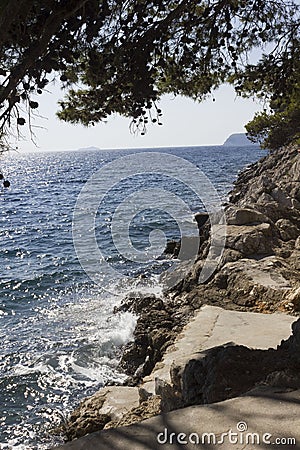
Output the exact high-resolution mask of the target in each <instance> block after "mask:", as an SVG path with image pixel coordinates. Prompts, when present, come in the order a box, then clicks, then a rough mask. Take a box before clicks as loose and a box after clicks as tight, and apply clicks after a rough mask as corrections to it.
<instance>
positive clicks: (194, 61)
mask: <svg viewBox="0 0 300 450" xmlns="http://www.w3.org/2000/svg"><path fill="white" fill-rule="evenodd" d="M274 42H276V43H277V44H276V46H275V48H274V50H273V51H272V52H271V54H270V55H268V56H265V57H263V58H262V59H261V61H259V62H258V64H255V65H254V66H249V65H248V55H249V53H250V52H251V51H252V50H253V49H254V48H263V47H264V46H265V45H270V43H274ZM297 42H299V6H298V1H297V0H214V1H213V0H200V1H199V0H197V1H196V0H177V1H174V0H150V1H148V0H127V1H125V2H119V1H116V0H45V1H43V2H38V1H37V0H10V1H5V0H0V108H1V110H0V130H2V131H5V132H10V130H11V129H13V128H14V127H15V126H16V127H17V128H18V127H21V126H23V125H24V124H25V123H30V120H29V119H30V115H31V114H34V112H35V111H36V110H37V108H38V103H39V102H38V101H36V94H41V93H42V92H43V90H45V89H46V88H47V84H48V83H49V82H50V81H52V80H53V79H55V78H58V79H59V80H60V82H61V84H62V86H63V87H65V88H66V89H67V94H66V96H65V98H64V99H63V100H62V101H61V102H60V111H59V113H58V116H59V117H60V118H61V119H62V120H65V121H69V122H72V123H78V122H80V123H83V124H84V125H86V126H88V125H93V124H95V123H96V122H99V121H104V120H106V119H107V118H108V117H109V116H110V115H111V114H114V113H120V114H122V115H125V116H127V117H130V118H131V119H132V129H133V131H136V130H138V131H140V132H141V133H145V130H146V126H147V123H148V122H149V121H152V122H154V123H157V124H161V114H162V112H161V110H160V109H159V107H158V101H159V99H160V97H161V96H162V95H163V94H165V93H174V94H175V95H184V96H188V97H191V98H193V99H195V100H198V101H201V100H202V99H204V98H205V97H206V96H207V95H210V93H211V92H212V91H213V90H214V89H215V88H216V87H217V86H219V85H220V84H221V83H223V82H228V81H229V82H231V83H233V84H234V85H235V86H236V89H237V92H238V93H240V94H242V95H248V94H249V95H250V94H251V95H253V93H254V94H256V95H259V96H261V97H265V98H266V100H267V101H269V98H268V95H272V94H274V93H276V95H277V94H279V96H280V97H281V96H283V97H284V93H285V85H286V84H287V83H288V84H289V86H290V87H292V85H293V83H294V81H293V77H294V70H295V68H293V69H290V68H291V66H292V65H293V64H291V61H293V59H294V56H293V55H294V54H293V52H294V51H295V47H296V46H297V45H296V43H297ZM296 70H298V71H299V67H297V68H296ZM262 73H264V74H265V75H266V76H267V78H268V82H265V81H264V77H263V76H262V75H261V74H262ZM278 79H279V80H280V81H279V83H278ZM292 91H293V89H292V88H291V91H290V92H292ZM33 97H34V98H33ZM296 97H297V96H295V102H296V103H297V102H298V97H297V98H296ZM285 102H286V104H288V102H289V98H288V96H286V98H285ZM24 106H25V109H27V111H28V114H29V118H27V117H26V115H25V117H24V112H23V111H24ZM296 106H297V105H296ZM296 106H295V108H296ZM287 109H291V108H290V107H288V106H287ZM286 113H287V111H286ZM274 114H275V115H276V114H277V111H275V112H274ZM289 114H291V115H293V114H294V113H292V112H291V111H290V113H289ZM271 115H272V114H271ZM271 115H270V117H271ZM285 117H286V116H285ZM266 119H267V118H266V117H264V119H261V120H264V121H266ZM255 120H256V121H257V120H258V118H256V119H255ZM293 124H294V119H293V120H291V126H294V125H293ZM255 126H257V125H255ZM249 130H250V131H249V132H250V134H251V135H254V134H255V132H254V128H253V132H252V131H251V127H250V125H249ZM266 130H267V129H266ZM288 134H289V135H290V133H288Z"/></svg>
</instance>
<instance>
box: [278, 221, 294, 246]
mask: <svg viewBox="0 0 300 450" xmlns="http://www.w3.org/2000/svg"><path fill="white" fill-rule="evenodd" d="M275 225H276V227H277V228H278V230H279V234H280V238H281V239H282V240H283V241H290V240H295V239H297V238H298V237H299V232H300V230H299V229H298V228H297V227H296V226H295V225H294V224H293V223H292V222H291V221H290V220H288V219H279V220H277V222H276V224H275Z"/></svg>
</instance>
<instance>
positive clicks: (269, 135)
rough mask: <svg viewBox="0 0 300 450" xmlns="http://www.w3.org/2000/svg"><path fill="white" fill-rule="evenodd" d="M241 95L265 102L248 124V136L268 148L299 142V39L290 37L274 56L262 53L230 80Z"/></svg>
mask: <svg viewBox="0 0 300 450" xmlns="http://www.w3.org/2000/svg"><path fill="white" fill-rule="evenodd" d="M232 81H233V82H234V83H235V85H236V89H237V91H238V92H239V94H240V95H243V96H252V95H256V96H258V97H260V98H264V99H265V100H267V101H268V112H267V110H265V111H264V112H262V113H257V114H256V115H255V117H254V119H253V120H251V121H250V122H249V123H248V124H247V125H246V129H247V131H248V137H249V138H250V139H251V140H253V141H254V142H259V143H260V144H261V146H262V147H263V148H268V149H270V150H273V149H276V148H279V147H281V146H283V145H286V144H290V143H297V142H298V143H300V41H299V40H298V39H293V40H292V41H291V42H290V43H289V45H288V47H287V48H286V49H285V51H284V52H282V54H281V55H280V56H278V57H277V58H275V57H274V56H273V55H272V54H271V55H268V56H264V57H263V59H262V61H261V62H260V63H259V64H257V65H256V66H253V65H252V66H251V65H249V66H247V67H246V69H245V70H244V72H243V73H242V74H239V75H238V76H236V77H235V79H232Z"/></svg>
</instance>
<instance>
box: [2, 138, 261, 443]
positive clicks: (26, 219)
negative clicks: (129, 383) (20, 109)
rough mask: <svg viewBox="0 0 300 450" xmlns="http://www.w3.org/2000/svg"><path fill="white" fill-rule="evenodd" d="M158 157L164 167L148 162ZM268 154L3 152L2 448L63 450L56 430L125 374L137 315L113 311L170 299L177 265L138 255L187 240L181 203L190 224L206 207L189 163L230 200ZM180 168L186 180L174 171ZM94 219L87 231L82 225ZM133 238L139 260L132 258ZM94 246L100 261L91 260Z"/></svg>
mask: <svg viewBox="0 0 300 450" xmlns="http://www.w3.org/2000/svg"><path fill="white" fill-rule="evenodd" d="M151 155H152V156H153V158H154V159H155V160H156V161H159V162H161V164H159V166H160V168H161V170H159V171H158V170H154V169H153V167H152V166H151V164H150V165H149V161H150V159H151V158H152V156H151ZM265 155H266V151H264V150H261V149H260V148H259V147H256V146H249V147H223V146H209V147H180V148H153V149H129V150H128V149H127V150H124V149H120V150H111V151H109V150H91V149H89V150H88V149H87V150H78V151H47V152H42V151H36V152H32V153H17V152H10V153H7V154H4V155H2V156H1V159H0V171H1V172H2V173H3V175H4V178H5V179H9V181H10V183H11V185H10V187H9V188H4V187H2V181H1V187H0V236H1V244H0V271H1V277H0V285H1V287H0V289H1V290H0V293H1V294H0V295H1V298H0V334H1V346H0V409H1V411H0V448H1V450H2V449H14V450H15V449H20V450H21V449H22V450H25V449H30V450H33V449H40V450H45V449H48V448H50V447H51V446H53V445H57V444H60V443H62V442H63V436H61V435H60V434H59V433H58V431H57V428H58V427H59V425H60V424H61V423H63V422H64V421H65V420H66V417H67V415H68V414H69V413H70V411H72V410H73V409H74V408H75V407H76V406H77V405H78V404H79V402H80V401H81V400H82V399H83V398H84V397H86V396H88V395H91V394H92V393H94V392H95V391H96V390H98V389H100V388H101V387H102V386H104V385H105V384H106V383H108V382H122V381H124V379H125V378H126V375H125V374H124V373H122V372H121V371H120V370H119V369H118V362H119V360H120V355H121V351H122V346H124V345H125V344H126V343H128V342H129V341H130V339H132V335H133V331H134V327H135V323H136V317H134V316H133V315H131V314H130V313H117V314H114V312H113V310H114V306H116V305H118V304H120V302H121V301H122V299H123V298H124V297H125V296H126V295H127V294H128V293H129V292H132V291H142V292H151V293H156V294H158V295H159V294H160V293H161V289H162V286H161V284H160V281H159V275H160V273H161V271H163V270H165V267H166V265H167V266H168V264H171V263H170V260H169V259H167V258H166V257H164V255H163V254H160V255H159V252H158V253H157V252H156V250H157V249H156V250H155V252H154V253H153V254H152V253H151V252H150V253H151V255H150V256H151V258H152V259H151V258H150V257H149V258H150V259H149V258H148V259H147V260H143V258H142V257H141V258H140V257H139V255H142V254H144V253H145V251H146V253H147V249H149V248H152V247H151V246H152V244H153V242H151V235H152V237H153V236H154V241H155V236H156V237H158V238H159V239H158V240H160V239H161V238H162V234H163V242H165V240H172V239H178V238H180V236H181V235H182V230H181V227H180V226H179V225H178V223H177V218H176V214H175V215H174V214H173V216H172V208H171V206H172V205H173V210H174V208H175V210H176V211H177V215H179V216H180V215H181V216H182V217H185V219H184V220H186V222H187V223H189V224H190V225H191V224H192V222H193V214H194V213H196V212H198V211H203V210H204V209H205V201H204V202H202V200H201V197H202V195H200V196H199V192H198V193H197V195H196V194H195V191H194V190H193V189H192V188H193V186H192V178H190V181H191V182H190V183H186V182H184V181H186V179H187V178H188V177H187V172H186V169H185V167H186V164H188V165H189V166H190V167H191V166H193V167H194V168H195V170H198V171H199V173H201V174H204V176H205V177H204V179H205V180H209V183H210V188H211V186H213V189H215V191H216V192H217V194H218V196H219V197H220V199H221V201H222V202H225V201H226V199H227V195H228V192H229V191H230V189H231V188H232V184H233V182H234V180H235V179H236V177H237V175H238V173H239V171H241V170H242V169H244V168H245V167H247V166H248V165H250V164H251V163H253V162H255V161H257V160H258V159H259V158H261V157H263V156H265ZM149 158H150V159H149ZM174 158H175V159H174ZM176 158H177V159H176ZM120 161H121V163H120ZM174 161H175V162H176V161H178V170H179V173H178V176H176V174H175V175H174V171H172V170H169V168H170V167H171V166H172V164H171V163H172V162H174ZM133 163H135V171H132V170H130V168H131V167H133V166H134V164H133ZM170 164H171V166H170ZM120 167H121V169H122V170H121V169H120ZM173 168H174V167H173ZM95 180H96V184H95V183H94V182H95ZM93 183H94V184H93ZM97 183H98V184H97ZM189 184H190V185H189ZM89 186H90V187H91V186H92V187H93V189H92V190H90V194H91V195H92V197H93V198H94V197H95V196H96V197H97V196H98V197H97V201H96V202H94V203H92V204H90V203H89V202H88V198H89V197H88V196H87V197H84V196H83V195H82V192H84V189H86V188H87V187H89ZM207 186H208V185H207V183H206V182H205V183H204V185H203V189H202V191H203V192H202V193H203V197H205V196H206V197H207V195H208V191H207V189H208V188H207ZM137 193H142V195H141V196H140V197H138V199H137V197H136V195H137ZM164 193H166V194H164ZM199 197H200V198H199ZM176 199H179V200H178V202H177V200H176ZM175 200H176V201H175ZM176 202H177V203H176ZM129 204H130V205H131V207H133V209H132V208H131V209H130V208H129V207H128V205H129ZM137 204H138V207H136V205H137ZM170 205H171V206H170ZM174 205H176V207H174ZM128 208H129V209H130V214H128ZM170 208H171V209H170ZM76 212H77V216H76ZM126 212H127V213H126ZM85 216H86V217H88V220H87V221H86V222H84V223H85V225H86V232H85V231H84V230H82V228H80V227H79V228H76V226H75V227H74V218H76V217H77V219H78V218H79V219H78V220H79V222H80V220H81V219H80V218H82V217H85ZM116 224H117V226H116ZM124 230H125V232H124ZM153 233H154V234H153ZM89 237H91V239H92V241H91V242H92V244H91V245H92V247H91V249H90V248H89V242H90V241H89ZM128 239H129V241H130V242H129V241H128ZM127 241H128V242H127ZM81 242H85V243H86V246H85V247H84V249H85V252H84V251H83V249H82V248H81V247H80V245H81ZM124 242H126V245H127V246H129V248H130V249H131V250H132V251H133V253H134V255H137V257H136V258H131V257H130V255H128V253H126V251H125V252H123V251H122V243H123V244H124ZM159 242H160V241H159ZM94 244H96V246H98V248H99V249H100V251H99V254H98V253H97V251H98V250H97V251H96V250H95V254H97V258H98V259H99V260H98V259H97V258H94V259H95V260H92V259H93V255H94V250H93V245H94ZM154 247H155V245H154ZM148 256H149V252H148ZM95 261H96V262H98V263H99V264H98V265H97V264H96V265H95ZM101 263H103V264H104V265H105V270H103V273H102V272H101V267H102V265H101ZM95 267H98V273H95V272H97V270H95ZM103 267H104V266H103ZM107 268H108V270H107ZM103 274H104V275H103ZM96 275H97V277H98V278H97V277H96Z"/></svg>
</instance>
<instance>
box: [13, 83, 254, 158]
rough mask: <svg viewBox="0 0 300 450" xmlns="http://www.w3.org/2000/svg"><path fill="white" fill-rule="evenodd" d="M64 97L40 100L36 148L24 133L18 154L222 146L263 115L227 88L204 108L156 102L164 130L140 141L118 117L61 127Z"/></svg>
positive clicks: (54, 91)
mask: <svg viewBox="0 0 300 450" xmlns="http://www.w3.org/2000/svg"><path fill="white" fill-rule="evenodd" d="M62 97H63V92H62V91H60V88H59V87H58V86H52V88H51V91H50V92H49V93H44V94H43V95H41V96H39V98H38V100H39V102H40V108H39V110H38V112H39V115H40V116H42V117H39V118H36V119H35V121H34V125H35V126H36V127H37V128H34V131H35V135H36V138H35V141H36V145H35V144H34V143H33V142H32V141H31V139H30V135H29V132H28V131H26V130H25V132H24V139H22V140H20V141H19V142H16V143H14V144H15V145H17V147H18V150H19V151H39V150H71V149H74V150H76V149H78V148H85V147H91V146H93V147H99V148H100V149H122V148H152V147H180V146H202V145H203V146H206V145H222V144H223V142H224V141H225V140H226V139H227V137H228V136H229V135H230V134H232V133H242V132H245V129H244V125H245V124H246V123H247V122H248V121H249V120H250V119H251V118H252V117H253V115H254V113H255V112H256V111H258V110H261V109H262V106H261V105H260V104H258V103H257V102H255V101H254V100H253V99H242V98H239V97H236V94H235V92H234V90H233V88H232V87H231V86H221V87H220V88H219V89H218V90H217V91H216V92H215V94H214V98H215V101H213V99H212V98H209V99H207V100H206V101H204V102H202V103H196V102H194V101H192V100H191V99H188V98H183V97H174V96H171V95H168V96H164V97H163V99H162V100H161V102H160V108H161V109H162V111H163V117H162V122H163V126H159V125H155V124H149V126H148V131H147V133H146V135H145V136H140V135H133V134H131V133H130V130H129V124H130V119H128V118H123V117H120V116H113V117H110V118H109V119H108V122H107V123H100V124H97V125H95V126H94V127H88V128H86V127H83V126H82V125H71V124H67V123H65V122H62V121H60V120H59V119H58V118H57V117H56V116H55V112H56V111H57V109H58V106H57V101H58V99H60V98H62ZM39 127H41V128H39ZM22 131H23V130H22Z"/></svg>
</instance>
